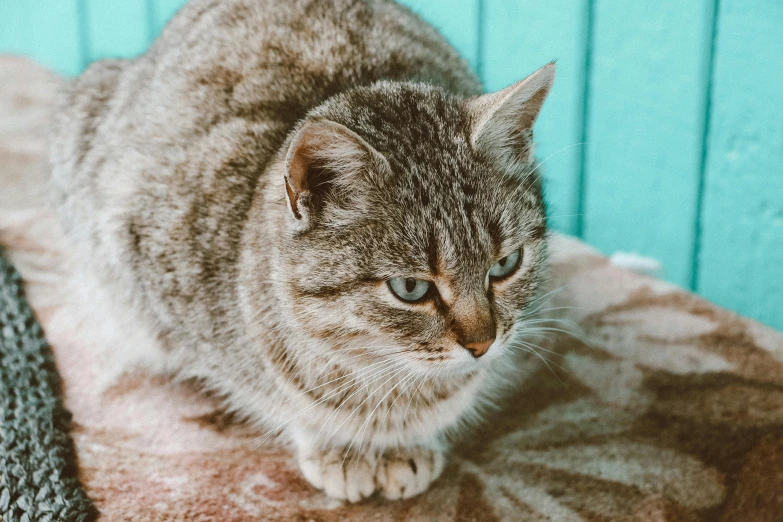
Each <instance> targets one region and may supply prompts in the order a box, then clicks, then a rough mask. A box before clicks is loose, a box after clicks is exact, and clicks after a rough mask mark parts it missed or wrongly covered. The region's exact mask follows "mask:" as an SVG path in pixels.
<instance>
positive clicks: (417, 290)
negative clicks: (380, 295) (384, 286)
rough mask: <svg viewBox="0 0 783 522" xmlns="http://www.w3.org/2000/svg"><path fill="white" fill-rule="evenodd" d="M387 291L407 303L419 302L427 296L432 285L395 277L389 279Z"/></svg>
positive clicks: (423, 281)
mask: <svg viewBox="0 0 783 522" xmlns="http://www.w3.org/2000/svg"><path fill="white" fill-rule="evenodd" d="M388 284H389V289H390V290H391V291H392V293H393V294H394V295H396V296H397V297H399V298H400V299H402V300H403V301H406V302H408V303H415V302H416V301H420V300H421V299H423V298H424V296H426V295H427V292H428V291H429V289H430V286H431V285H432V283H430V282H429V281H425V280H424V279H413V278H410V277H407V278H406V277H395V278H394V279H389V282H388Z"/></svg>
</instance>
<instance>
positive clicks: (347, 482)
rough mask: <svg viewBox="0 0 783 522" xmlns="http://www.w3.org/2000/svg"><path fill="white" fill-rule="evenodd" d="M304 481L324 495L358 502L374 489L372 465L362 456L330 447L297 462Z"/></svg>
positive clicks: (373, 469)
mask: <svg viewBox="0 0 783 522" xmlns="http://www.w3.org/2000/svg"><path fill="white" fill-rule="evenodd" d="M299 466H300V468H301V470H302V474H303V475H304V476H305V478H306V479H307V481H308V482H310V484H312V485H313V486H314V487H316V488H318V489H322V490H324V493H326V494H327V495H328V496H330V497H332V498H336V499H340V500H347V501H349V502H359V501H360V500H362V499H363V498H367V497H369V496H370V495H372V494H373V493H374V492H375V468H374V466H373V465H372V464H371V463H370V462H369V461H368V460H367V459H365V458H362V457H357V456H355V455H349V456H348V457H346V456H345V453H344V452H340V451H336V450H330V451H325V452H323V453H317V454H314V455H310V456H308V457H306V458H303V459H301V460H300V461H299Z"/></svg>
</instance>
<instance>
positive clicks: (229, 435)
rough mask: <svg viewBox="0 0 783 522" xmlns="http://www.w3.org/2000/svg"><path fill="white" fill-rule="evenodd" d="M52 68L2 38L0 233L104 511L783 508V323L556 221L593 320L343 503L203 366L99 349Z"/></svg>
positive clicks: (465, 512)
mask: <svg viewBox="0 0 783 522" xmlns="http://www.w3.org/2000/svg"><path fill="white" fill-rule="evenodd" d="M58 82H59V80H58V79H57V78H55V77H53V76H52V75H50V74H49V73H46V72H45V71H43V70H42V69H40V68H38V67H37V66H34V65H32V64H30V63H29V62H26V61H24V60H21V59H12V58H7V57H6V58H0V243H1V244H4V245H6V246H7V247H9V252H10V254H11V257H12V259H13V261H14V262H15V263H16V264H17V266H18V267H19V269H20V271H21V272H22V274H23V275H24V276H25V277H26V279H27V284H28V293H29V296H30V301H31V303H32V305H33V307H34V308H35V309H36V312H37V314H38V316H39V318H40V321H41V322H42V324H43V325H44V328H45V329H46V331H47V335H48V337H49V339H50V341H51V343H52V345H53V349H54V351H55V356H56V359H57V362H58V365H59V370H60V372H61V374H62V377H63V381H64V383H65V400H66V405H67V406H68V407H69V408H70V409H71V411H72V412H73V414H74V420H75V424H74V426H75V432H74V434H73V435H74V438H75V442H76V445H77V448H78V452H79V459H80V469H81V477H82V480H83V482H84V484H85V485H86V488H87V492H88V494H89V495H90V496H91V497H92V498H93V499H94V501H95V503H96V505H97V506H98V508H99V509H100V510H101V512H102V513H103V519H104V520H111V521H113V520H132V521H164V520H165V521H173V520H189V521H207V520H214V521H227V522H228V521H236V522H239V521H251V520H292V521H293V520H302V521H308V520H313V521H327V520H356V521H360V520H361V521H364V520H377V521H386V520H415V521H457V520H459V521H467V520H489V521H492V520H531V521H538V520H554V521H579V520H591V521H592V520H596V521H598V520H628V521H631V520H634V521H674V520H688V521H690V520H705V521H738V522H739V521H743V522H745V521H758V522H762V521H781V520H783V335H781V334H779V333H776V332H773V331H771V330H769V329H767V328H765V327H763V326H761V325H759V324H757V323H755V322H753V321H750V320H748V319H744V318H742V317H738V316H737V315H735V314H733V313H731V312H727V311H725V310H722V309H720V308H718V307H717V306H714V305H712V304H710V303H708V302H706V301H704V300H703V299H700V298H699V297H696V296H694V295H691V294H689V293H687V292H685V291H682V290H680V289H678V288H675V287H673V286H671V285H669V284H666V283H663V282H661V281H657V280H654V279H651V278H648V277H645V276H642V275H638V274H634V273H631V272H628V271H626V270H624V269H621V268H618V267H615V266H612V264H611V263H610V262H609V261H607V259H605V258H604V257H602V256H601V255H599V254H598V253H596V252H595V251H593V250H592V249H590V248H589V247H586V246H585V245H583V244H581V243H579V242H577V241H576V240H573V239H566V238H560V237H558V238H556V239H555V241H554V266H555V268H554V270H555V276H556V280H557V282H558V285H559V286H561V287H563V289H562V291H561V297H562V298H563V299H565V300H566V301H567V302H569V303H570V304H571V306H573V308H572V309H570V310H569V313H570V314H571V315H572V316H573V317H574V319H575V320H576V321H577V322H578V323H579V325H580V326H581V332H582V333H581V335H579V336H578V337H579V338H578V339H577V338H576V337H564V338H563V339H562V341H560V345H561V346H560V349H561V353H562V354H561V355H556V354H554V353H549V352H542V354H541V355H542V357H544V358H545V359H547V363H548V364H547V365H542V368H541V370H540V371H539V372H538V373H537V374H536V375H535V376H534V377H533V379H532V380H531V381H530V382H529V383H528V384H527V386H526V387H525V388H524V389H520V390H519V392H518V393H517V394H516V395H515V396H514V397H513V398H512V400H511V401H510V402H509V404H508V406H507V407H506V408H505V409H504V410H503V411H502V413H498V414H495V415H493V416H491V417H490V418H489V419H488V420H487V422H486V423H485V424H484V425H483V426H481V427H480V428H478V429H477V430H476V432H475V433H474V434H472V435H471V436H470V437H468V438H467V439H466V440H465V441H464V442H462V443H461V444H460V445H458V448H457V450H456V452H455V454H454V455H453V458H452V459H451V461H450V464H449V466H448V468H447V469H446V471H445V472H444V474H443V476H442V477H441V478H440V479H439V480H438V481H437V482H436V483H435V484H434V485H433V487H432V489H431V490H429V491H428V492H426V493H424V494H422V495H421V496H419V497H416V498H413V499H410V500H407V501H403V502H384V501H382V500H376V499H373V500H371V501H368V502H365V503H362V504H359V505H344V504H342V503H341V502H337V501H333V500H330V499H328V498H326V497H325V496H324V495H323V494H322V493H320V492H318V491H316V490H314V489H313V488H311V487H310V486H308V484H307V483H306V482H305V481H304V480H303V479H302V478H301V476H300V475H299V473H298V472H297V470H296V466H295V463H294V461H293V459H292V457H291V455H290V454H289V453H288V451H287V450H285V449H284V448H281V447H278V446H275V445H274V444H268V443H267V444H264V445H262V446H261V447H258V446H259V444H258V435H259V433H257V432H253V431H252V430H250V429H249V428H248V427H245V426H243V425H241V424H240V423H237V422H234V421H233V420H232V419H231V418H230V417H228V416H226V415H224V414H222V413H221V411H220V408H219V405H218V404H217V402H216V401H214V400H213V399H210V398H208V397H205V396H203V395H202V394H200V393H199V392H198V390H196V389H195V388H194V386H193V385H188V384H176V383H172V382H169V381H168V380H166V379H165V378H162V377H154V376H151V375H146V374H144V373H140V372H135V373H124V374H121V375H115V374H113V373H112V372H111V371H110V370H108V369H107V368H106V367H105V361H104V359H102V358H101V357H100V356H98V355H96V354H99V353H101V350H106V349H108V350H111V347H106V346H98V344H100V341H99V339H100V337H99V336H94V335H92V336H91V335H87V334H85V331H88V330H89V327H90V325H85V324H84V323H83V322H82V323H80V322H79V321H78V320H77V319H75V318H76V317H77V316H78V314H76V313H75V311H74V310H71V309H69V305H68V304H67V300H64V299H63V298H62V294H63V292H62V288H63V287H62V285H63V280H64V276H65V275H67V274H63V268H62V265H61V264H60V262H59V260H60V257H59V256H60V253H61V252H62V249H64V248H67V245H63V243H62V238H61V237H60V235H59V234H58V228H57V225H56V222H55V221H54V219H53V218H52V216H51V215H50V213H48V212H47V211H46V209H45V207H44V206H42V205H43V203H42V199H41V198H40V196H39V194H38V189H39V188H40V185H41V182H42V180H43V179H44V178H45V177H46V168H45V163H44V159H43V157H44V156H43V154H44V148H45V143H44V142H45V138H44V136H45V130H46V125H47V118H48V115H47V113H48V111H49V108H50V104H51V101H52V96H53V93H54V90H55V89H56V87H57V84H58Z"/></svg>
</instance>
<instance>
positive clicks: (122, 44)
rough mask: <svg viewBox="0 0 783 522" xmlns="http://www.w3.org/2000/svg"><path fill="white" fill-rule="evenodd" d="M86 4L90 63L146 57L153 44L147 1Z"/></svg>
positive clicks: (88, 0)
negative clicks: (100, 59) (109, 59)
mask: <svg viewBox="0 0 783 522" xmlns="http://www.w3.org/2000/svg"><path fill="white" fill-rule="evenodd" d="M83 1H86V13H87V16H86V18H87V31H88V35H89V36H88V39H87V40H88V53H89V56H88V58H89V60H90V61H92V60H97V59H99V58H128V57H132V56H137V55H139V54H141V53H143V52H144V51H145V50H146V49H147V46H148V45H149V42H150V40H151V35H150V34H149V33H150V24H149V20H150V14H149V12H148V10H147V9H148V5H149V4H148V2H146V1H145V0H124V1H123V2H107V1H106V0H83Z"/></svg>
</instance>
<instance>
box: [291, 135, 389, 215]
mask: <svg viewBox="0 0 783 522" xmlns="http://www.w3.org/2000/svg"><path fill="white" fill-rule="evenodd" d="M387 166H388V163H387V162H386V158H384V157H383V156H382V155H381V154H380V153H379V152H378V151H376V150H375V149H374V148H373V147H372V146H370V145H369V144H368V143H367V142H366V141H365V140H363V139H362V138H361V137H360V136H359V135H358V134H356V133H355V132H353V131H352V130H350V129H349V128H347V127H345V126H344V125H340V124H339V123H335V122H333V121H329V120H311V121H308V122H306V123H305V124H304V125H302V127H301V128H300V129H299V130H298V131H297V133H296V134H295V135H294V137H293V139H292V140H291V145H290V146H289V148H288V153H287V154H286V159H285V168H286V177H285V186H286V195H287V199H288V208H289V210H290V211H291V213H292V214H293V216H294V218H295V219H296V221H297V228H300V229H307V228H309V227H310V226H312V225H313V222H314V220H316V219H317V215H318V213H319V211H320V210H322V209H323V207H324V206H325V205H328V204H330V203H331V204H343V205H344V204H346V203H347V202H349V201H356V200H358V199H359V198H360V197H361V194H362V192H363V189H364V183H361V176H362V174H363V173H364V172H367V171H368V170H376V169H378V168H383V167H387Z"/></svg>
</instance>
